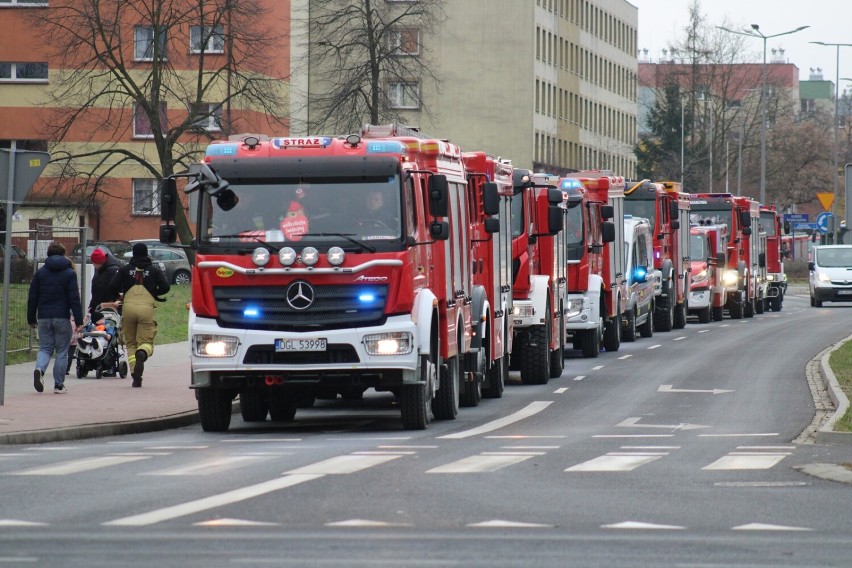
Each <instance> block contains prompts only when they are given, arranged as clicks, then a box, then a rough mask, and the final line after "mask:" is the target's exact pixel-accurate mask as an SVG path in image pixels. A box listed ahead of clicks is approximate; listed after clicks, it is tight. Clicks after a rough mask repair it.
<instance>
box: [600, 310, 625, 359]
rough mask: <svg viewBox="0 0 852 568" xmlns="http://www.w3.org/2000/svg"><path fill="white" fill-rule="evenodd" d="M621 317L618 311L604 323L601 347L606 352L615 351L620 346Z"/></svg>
mask: <svg viewBox="0 0 852 568" xmlns="http://www.w3.org/2000/svg"><path fill="white" fill-rule="evenodd" d="M622 317H623V316H622V314H621V312H618V313H616V314H615V315H614V316H613V317H612V318H610V319H609V321H607V322H606V323H605V324H604V337H603V347H604V349H606V351H607V352H608V353H615V352H616V351H618V350H619V349H620V348H621V320H622Z"/></svg>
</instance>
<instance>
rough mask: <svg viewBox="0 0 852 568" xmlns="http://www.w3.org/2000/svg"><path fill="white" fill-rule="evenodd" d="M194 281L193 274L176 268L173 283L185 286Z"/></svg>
mask: <svg viewBox="0 0 852 568" xmlns="http://www.w3.org/2000/svg"><path fill="white" fill-rule="evenodd" d="M191 282H192V275H191V274H190V273H189V271H187V270H175V273H174V274H173V275H172V284H177V285H179V286H183V285H186V284H190V283H191Z"/></svg>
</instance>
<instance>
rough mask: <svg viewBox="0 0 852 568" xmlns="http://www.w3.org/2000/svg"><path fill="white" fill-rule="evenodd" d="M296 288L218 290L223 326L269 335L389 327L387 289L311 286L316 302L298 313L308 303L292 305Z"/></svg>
mask: <svg viewBox="0 0 852 568" xmlns="http://www.w3.org/2000/svg"><path fill="white" fill-rule="evenodd" d="M294 284H298V283H294ZM294 284H288V285H287V286H268V287H263V286H233V287H217V288H214V289H213V298H214V300H215V301H216V308H217V309H218V311H219V318H218V320H217V321H218V323H219V325H220V326H221V327H225V328H238V329H257V330H269V331H320V330H324V329H342V328H350V327H364V326H378V325H383V324H384V323H385V319H386V318H385V305H386V304H387V294H388V289H387V286H369V287H364V286H354V285H345V286H310V293H309V294H306V295H307V296H310V299H312V302H311V303H310V305H308V307H306V308H304V309H296V308H295V307H293V306H294V305H296V306H297V307H300V306H301V305H304V303H305V302H303V303H302V304H300V303H299V302H289V301H288V299H287V294H288V290H290V288H291V286H293V285H294ZM302 284H303V285H304V286H308V284H307V283H305V282H303V283H302ZM292 292H293V291H292V290H291V294H292Z"/></svg>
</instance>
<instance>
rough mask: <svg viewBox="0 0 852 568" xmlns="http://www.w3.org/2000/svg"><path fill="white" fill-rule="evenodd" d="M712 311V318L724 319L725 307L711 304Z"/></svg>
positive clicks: (716, 319)
mask: <svg viewBox="0 0 852 568" xmlns="http://www.w3.org/2000/svg"><path fill="white" fill-rule="evenodd" d="M712 313H713V320H715V321H722V320H723V319H725V308H723V307H722V306H718V307H717V306H713V309H712Z"/></svg>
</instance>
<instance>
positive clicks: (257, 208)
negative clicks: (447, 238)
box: [198, 175, 402, 246]
mask: <svg viewBox="0 0 852 568" xmlns="http://www.w3.org/2000/svg"><path fill="white" fill-rule="evenodd" d="M400 188H401V183H400V178H399V176H396V175H394V176H366V177H353V178H351V179H350V178H341V177H334V178H328V177H321V178H317V179H306V178H303V179H299V180H279V179H269V180H267V179H263V180H243V179H241V180H236V181H235V182H233V183H231V185H230V189H231V190H233V191H234V193H235V194H236V196H237V198H238V201H237V204H236V205H235V206H234V207H233V208H232V209H230V210H228V211H225V210H223V209H222V208H221V207H219V205H218V204H217V202H216V199H215V198H212V197H210V196H209V195H206V194H203V195H202V197H201V204H200V207H201V210H200V216H199V222H198V234H199V235H201V236H202V237H201V239H200V240H201V241H202V242H203V243H205V244H208V245H213V244H216V243H227V244H228V245H229V246H232V245H233V244H234V243H235V242H244V243H247V244H253V243H256V242H257V241H258V240H261V241H263V242H266V243H270V244H279V243H289V244H293V243H295V242H300V241H301V242H302V243H303V244H304V243H306V242H308V241H312V242H317V241H320V242H321V243H324V244H328V245H329V246H331V244H339V243H338V242H334V243H332V242H331V241H344V242H352V238H355V239H357V240H359V241H372V242H377V241H378V242H382V241H384V242H388V243H391V242H394V243H399V242H401V237H402V229H401V227H402V225H401V220H402V206H401V203H400V202H401V200H400V195H401V190H400ZM347 237H348V238H347ZM340 246H343V245H340Z"/></svg>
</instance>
